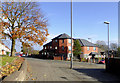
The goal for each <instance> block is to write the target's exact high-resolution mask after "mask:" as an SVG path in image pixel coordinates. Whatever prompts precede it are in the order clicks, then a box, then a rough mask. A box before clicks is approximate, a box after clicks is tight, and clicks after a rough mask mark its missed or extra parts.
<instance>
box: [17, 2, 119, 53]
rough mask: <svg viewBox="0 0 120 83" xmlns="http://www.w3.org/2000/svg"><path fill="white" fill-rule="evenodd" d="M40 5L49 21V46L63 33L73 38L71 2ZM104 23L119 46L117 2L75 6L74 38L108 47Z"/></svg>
mask: <svg viewBox="0 0 120 83" xmlns="http://www.w3.org/2000/svg"><path fill="white" fill-rule="evenodd" d="M38 4H39V7H40V8H41V10H42V12H43V14H44V15H45V17H47V18H48V23H49V26H48V32H49V34H50V35H49V36H48V41H47V42H49V41H51V39H52V38H54V37H55V36H58V35H59V34H62V33H66V34H68V35H69V36H71V13H70V8H71V6H70V2H38ZM104 21H109V22H110V42H113V43H114V42H117V41H118V3H117V2H73V37H74V38H81V39H86V40H88V38H91V39H92V42H93V43H96V41H97V40H103V41H105V42H106V43H107V25H105V24H104ZM89 41H90V40H89ZM47 42H46V43H47ZM44 44H45V43H44ZM17 45H18V46H19V45H20V44H19V43H18V44H17ZM16 48H17V46H16ZM34 49H35V50H41V49H42V46H41V47H40V46H38V45H37V46H34ZM19 50H20V49H18V50H17V51H19Z"/></svg>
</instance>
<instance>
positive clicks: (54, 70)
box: [26, 58, 120, 82]
mask: <svg viewBox="0 0 120 83" xmlns="http://www.w3.org/2000/svg"><path fill="white" fill-rule="evenodd" d="M26 60H27V75H26V81H98V82H102V81H120V77H119V76H117V75H114V74H110V73H107V72H106V71H105V65H104V64H90V63H84V62H74V63H73V69H70V62H69V61H58V60H43V59H36V58H26Z"/></svg>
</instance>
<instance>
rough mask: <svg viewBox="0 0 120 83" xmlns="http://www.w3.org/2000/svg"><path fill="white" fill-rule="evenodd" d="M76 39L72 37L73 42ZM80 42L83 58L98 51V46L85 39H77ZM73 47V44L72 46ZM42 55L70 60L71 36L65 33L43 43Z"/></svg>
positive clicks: (40, 53)
mask: <svg viewBox="0 0 120 83" xmlns="http://www.w3.org/2000/svg"><path fill="white" fill-rule="evenodd" d="M74 40H76V39H72V42H73V41H74ZM77 40H79V42H80V45H81V48H82V52H81V58H88V56H89V55H90V54H91V55H92V54H95V53H98V47H97V46H96V45H94V44H93V43H91V42H89V41H87V40H85V39H77ZM72 48H73V46H72ZM39 55H40V57H44V58H51V59H55V60H70V56H71V37H70V36H69V35H67V34H65V33H63V34H60V35H58V36H57V37H55V38H53V39H52V41H51V42H49V43H47V44H45V45H43V49H42V50H41V51H40V52H39Z"/></svg>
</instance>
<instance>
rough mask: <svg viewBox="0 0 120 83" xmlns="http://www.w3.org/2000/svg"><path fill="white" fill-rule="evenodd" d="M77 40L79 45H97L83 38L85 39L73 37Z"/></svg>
mask: <svg viewBox="0 0 120 83" xmlns="http://www.w3.org/2000/svg"><path fill="white" fill-rule="evenodd" d="M75 40H79V42H80V45H81V46H92V47H97V46H96V45H95V44H93V43H91V42H89V41H87V40H85V39H75Z"/></svg>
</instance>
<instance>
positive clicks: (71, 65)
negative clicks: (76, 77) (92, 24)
mask: <svg viewBox="0 0 120 83" xmlns="http://www.w3.org/2000/svg"><path fill="white" fill-rule="evenodd" d="M72 68H73V54H72V0H71V63H70V69H72Z"/></svg>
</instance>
